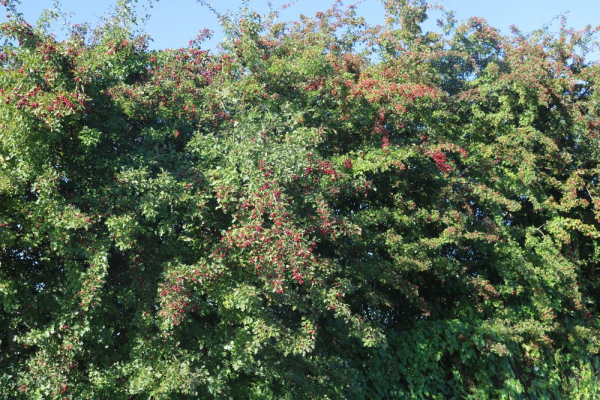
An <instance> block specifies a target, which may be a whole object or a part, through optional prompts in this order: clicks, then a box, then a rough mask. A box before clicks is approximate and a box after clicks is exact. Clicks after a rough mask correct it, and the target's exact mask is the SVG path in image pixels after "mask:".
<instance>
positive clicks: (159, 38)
mask: <svg viewBox="0 0 600 400" xmlns="http://www.w3.org/2000/svg"><path fill="white" fill-rule="evenodd" d="M209 1H210V2H211V3H212V4H213V5H214V6H215V8H217V9H218V10H223V11H225V10H227V9H235V8H237V7H238V6H239V5H240V3H241V2H240V1H233V0H209ZM288 1H289V0H288ZM142 2H143V0H142ZM272 2H273V4H274V5H275V6H276V7H278V6H281V5H282V4H285V3H287V1H282V0H272ZM353 2H354V1H346V2H345V4H351V3H353ZM60 3H61V4H62V6H63V9H64V10H65V11H70V12H72V13H73V22H91V23H92V24H93V23H96V22H98V19H99V17H100V16H101V15H102V14H104V12H105V11H106V10H107V9H108V7H109V6H110V4H113V3H114V1H112V0H95V1H84V0H62V1H61V2H60ZM441 3H442V4H443V5H445V6H446V8H448V9H451V10H455V11H456V16H457V18H458V19H459V20H464V19H467V18H469V17H471V16H479V17H483V18H485V19H487V20H488V21H489V22H490V24H491V25H492V26H494V27H496V28H499V29H500V30H501V31H502V32H503V33H508V32H509V26H510V25H511V24H515V25H517V26H518V27H519V28H521V29H522V30H523V31H526V32H527V31H531V30H534V29H536V28H540V27H542V26H543V25H544V24H547V23H549V22H551V21H552V20H553V19H554V18H555V17H556V16H558V15H560V14H563V13H568V14H567V17H568V25H570V26H572V27H573V28H577V29H581V28H583V27H585V26H586V25H587V24H591V25H592V26H595V25H600V0H571V1H565V0H444V1H442V2H441ZM53 4H54V0H22V4H21V6H20V9H21V11H22V12H23V14H24V15H25V18H26V19H27V20H28V21H30V22H34V21H35V20H36V19H37V17H38V16H39V15H40V13H41V11H42V10H43V9H45V8H52V7H53ZM250 4H251V6H252V7H253V8H255V9H256V10H257V11H259V12H261V11H265V10H267V7H266V4H267V0H251V1H250ZM331 4H333V0H298V1H297V3H296V4H294V5H292V6H291V7H289V8H288V9H286V10H285V11H284V12H283V13H282V19H284V20H290V19H296V18H297V17H298V16H299V15H300V14H302V13H303V14H306V15H313V14H314V13H315V12H317V11H322V10H324V9H326V8H328V7H329V6H330V5H331ZM359 13H360V14H361V15H363V16H364V17H365V18H366V19H367V21H368V22H370V23H373V24H377V23H381V22H383V7H382V6H381V3H380V1H379V0H363V2H362V3H361V4H360V6H359ZM151 15H152V17H151V19H150V20H149V21H148V23H147V25H146V31H147V32H148V33H149V34H150V35H151V37H152V38H153V40H154V42H153V44H152V46H151V47H152V48H154V49H164V48H179V47H186V46H187V44H188V42H189V40H190V39H192V38H194V37H195V36H196V35H197V34H198V31H199V30H201V29H202V28H209V29H212V30H215V31H216V34H215V38H214V39H213V41H211V42H209V46H210V47H213V46H215V45H216V43H217V42H218V40H219V38H220V35H219V27H218V23H217V18H216V17H215V16H214V15H212V14H211V13H210V12H209V11H208V10H207V9H206V8H204V7H203V6H201V5H200V4H198V3H197V2H196V1H195V0H161V1H158V2H154V7H153V9H152V10H151ZM4 20H5V17H4V15H2V16H0V22H3V21H4ZM557 27H558V23H557V22H555V23H554V25H552V28H551V30H556V29H557Z"/></svg>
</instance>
